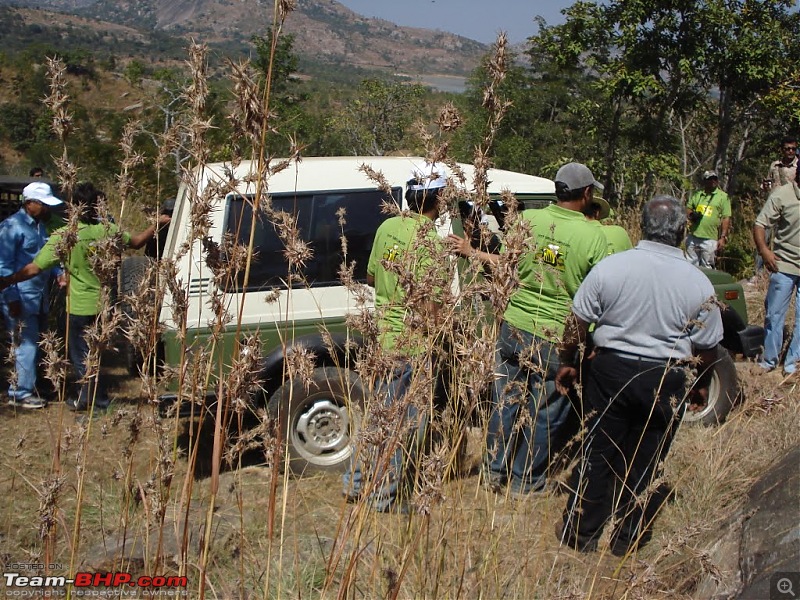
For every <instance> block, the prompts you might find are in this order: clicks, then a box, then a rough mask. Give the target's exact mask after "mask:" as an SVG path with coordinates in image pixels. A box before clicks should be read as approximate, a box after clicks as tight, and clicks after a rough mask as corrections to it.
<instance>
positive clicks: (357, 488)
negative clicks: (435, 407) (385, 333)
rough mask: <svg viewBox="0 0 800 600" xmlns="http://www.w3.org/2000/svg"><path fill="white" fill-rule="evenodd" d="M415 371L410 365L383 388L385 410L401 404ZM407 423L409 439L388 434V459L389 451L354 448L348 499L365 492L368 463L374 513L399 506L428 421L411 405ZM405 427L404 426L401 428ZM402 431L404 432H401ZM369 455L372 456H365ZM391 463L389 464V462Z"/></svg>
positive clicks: (347, 477) (346, 487)
mask: <svg viewBox="0 0 800 600" xmlns="http://www.w3.org/2000/svg"><path fill="white" fill-rule="evenodd" d="M413 373H414V371H413V369H412V366H411V363H410V362H406V363H404V364H403V365H402V366H400V367H398V368H396V369H395V370H394V373H393V376H392V379H391V380H390V381H389V382H388V383H386V384H385V385H384V386H382V388H381V390H380V392H379V397H380V396H383V397H384V402H385V405H386V406H389V405H391V404H394V403H395V402H402V401H403V398H404V396H405V395H406V392H407V391H408V388H409V387H410V385H411V378H412V376H413ZM404 423H408V424H410V431H409V433H408V435H407V436H405V437H403V436H400V437H399V439H398V436H397V435H392V433H391V432H390V433H388V435H387V440H388V442H389V443H390V444H393V445H394V446H395V447H394V449H393V450H392V451H391V454H390V455H389V456H388V457H387V455H386V451H387V448H386V447H375V448H374V449H373V448H369V449H368V448H365V447H361V446H360V445H356V444H355V443H354V444H353V447H352V454H351V455H350V465H349V467H348V469H347V470H346V471H345V473H344V475H342V486H343V490H344V494H345V496H349V497H352V498H357V497H359V496H361V494H362V493H363V492H364V491H365V489H364V488H365V484H366V481H365V477H364V474H363V466H362V465H363V463H364V462H365V459H368V462H369V463H370V465H371V468H372V470H373V472H374V482H375V485H374V488H373V490H372V492H371V494H370V502H371V503H372V506H373V508H374V509H375V510H377V511H378V512H384V511H386V510H389V509H390V508H391V506H392V505H393V504H394V503H395V502H397V496H398V494H399V491H400V489H401V486H402V485H403V483H404V482H405V479H406V476H407V474H408V463H410V462H413V461H414V460H415V459H416V455H417V453H418V451H419V447H420V445H421V443H422V439H423V437H424V433H425V429H426V423H427V419H426V418H420V415H419V411H418V410H417V408H416V407H415V406H413V405H412V404H408V406H407V407H406V412H405V421H404ZM401 427H402V425H401ZM401 431H405V428H402V429H401ZM364 452H369V456H364V455H363V453H364ZM387 459H388V460H387Z"/></svg>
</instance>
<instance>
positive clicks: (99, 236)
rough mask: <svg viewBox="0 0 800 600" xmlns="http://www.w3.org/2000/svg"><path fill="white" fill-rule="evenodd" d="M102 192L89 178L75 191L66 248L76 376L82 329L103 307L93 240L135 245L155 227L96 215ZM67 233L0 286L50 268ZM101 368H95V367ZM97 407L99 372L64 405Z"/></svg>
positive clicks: (84, 349) (101, 401)
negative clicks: (136, 229) (74, 225)
mask: <svg viewBox="0 0 800 600" xmlns="http://www.w3.org/2000/svg"><path fill="white" fill-rule="evenodd" d="M101 194H102V192H100V191H99V190H97V189H96V188H95V187H94V185H93V184H92V183H90V182H84V183H80V184H78V185H77V186H76V187H75V191H74V192H73V197H72V202H73V204H76V205H79V206H82V207H83V211H82V213H81V216H80V222H79V224H78V231H77V241H76V243H75V245H74V246H73V247H72V248H70V249H69V250H68V257H67V261H66V264H65V265H64V269H65V271H66V273H67V277H68V279H67V313H68V319H69V335H68V340H67V345H68V347H69V358H70V362H71V363H72V366H73V368H74V369H75V374H76V375H77V378H78V380H79V381H80V380H82V379H84V376H85V375H86V370H87V369H86V358H87V356H88V354H89V346H88V343H87V341H86V333H87V332H88V331H89V329H90V328H91V327H92V326H93V325H94V323H95V321H96V319H97V316H98V315H99V314H100V311H101V310H102V306H101V304H100V303H101V298H102V295H101V288H102V284H101V282H100V279H99V277H98V276H97V275H96V274H95V272H94V270H93V269H92V265H91V256H92V254H93V253H94V252H96V251H97V243H98V242H100V241H102V240H105V239H108V238H111V237H113V236H116V235H120V236H121V241H122V243H123V244H124V245H127V246H129V247H131V248H134V249H138V248H141V247H142V246H144V245H145V243H146V242H147V240H148V239H150V238H151V237H152V236H153V233H154V231H155V227H154V226H153V225H151V226H150V227H148V228H147V229H145V230H144V231H142V232H141V233H138V234H135V235H131V234H129V233H127V232H121V231H120V229H119V227H118V226H117V225H115V224H114V223H109V222H105V221H103V220H102V217H101V215H100V211H99V210H98V209H99V206H98V200H99V198H100V197H101ZM167 223H169V217H168V216H165V215H162V216H161V217H159V225H165V224H167ZM68 233H69V232H68V230H67V228H66V227H63V228H61V229H58V230H56V231H55V232H53V234H52V235H51V236H50V239H48V241H47V243H46V244H45V245H44V247H43V248H42V249H41V250H40V251H39V253H38V254H37V255H36V256H35V257H34V259H33V262H31V263H29V264H28V265H27V266H25V267H23V268H22V269H20V270H19V271H17V272H16V273H14V274H13V275H11V276H10V277H6V278H1V279H0V289H5V288H6V287H8V286H9V285H12V284H14V283H18V282H20V281H26V280H28V279H30V278H32V277H35V276H36V275H38V274H39V273H41V272H42V271H44V270H46V269H49V268H50V267H53V266H55V265H57V264H59V263H60V262H61V258H60V257H59V252H58V249H59V248H60V246H61V245H62V238H63V237H64V236H65V235H67V234H68ZM98 373H99V370H98ZM92 403H93V404H94V408H95V410H105V409H106V408H108V405H109V399H108V396H107V395H106V392H105V386H104V385H103V383H102V381H101V380H100V377H99V375H98V376H97V377H95V378H93V379H92V380H91V381H89V382H84V383H83V384H82V385H81V389H80V393H79V394H78V397H77V399H75V398H72V397H70V398H67V406H68V407H69V408H71V409H72V410H76V411H85V410H87V409H88V407H89V406H90V405H91V404H92Z"/></svg>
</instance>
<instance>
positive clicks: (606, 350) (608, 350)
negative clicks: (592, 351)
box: [596, 348, 676, 365]
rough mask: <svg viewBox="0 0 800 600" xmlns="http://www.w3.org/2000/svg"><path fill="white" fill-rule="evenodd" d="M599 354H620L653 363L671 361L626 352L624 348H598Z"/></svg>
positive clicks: (661, 363) (622, 356) (629, 358)
mask: <svg viewBox="0 0 800 600" xmlns="http://www.w3.org/2000/svg"><path fill="white" fill-rule="evenodd" d="M596 352H597V354H612V355H614V356H618V357H619V358H624V359H626V360H635V361H638V362H643V363H649V364H652V365H666V364H667V363H669V362H673V364H674V363H675V362H676V361H670V360H667V359H664V358H653V357H651V356H641V355H640V354H633V353H632V352H624V351H622V350H614V349H613V348H597V350H596Z"/></svg>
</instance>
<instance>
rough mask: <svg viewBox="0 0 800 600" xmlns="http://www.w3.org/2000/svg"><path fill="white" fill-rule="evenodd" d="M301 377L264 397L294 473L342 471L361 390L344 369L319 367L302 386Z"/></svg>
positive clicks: (358, 420)
mask: <svg viewBox="0 0 800 600" xmlns="http://www.w3.org/2000/svg"><path fill="white" fill-rule="evenodd" d="M305 383H306V382H304V381H303V379H302V378H300V377H296V378H294V379H293V380H291V381H287V382H286V383H284V384H283V385H282V386H281V387H280V388H278V390H277V391H276V392H275V393H274V394H273V395H272V397H271V398H270V400H269V405H268V410H269V413H270V415H272V416H273V418H275V419H277V423H278V427H279V431H281V432H282V436H281V437H282V439H283V443H284V447H285V448H286V449H287V453H288V458H289V469H290V470H291V471H292V472H293V473H295V474H296V475H302V474H304V473H311V472H319V471H344V470H345V468H346V467H347V465H348V463H349V459H350V454H351V453H352V440H353V438H354V437H355V434H356V432H357V431H358V429H359V427H360V425H361V417H362V415H363V410H364V400H365V396H366V394H365V392H364V388H363V387H362V384H361V379H360V378H359V377H358V376H357V375H356V374H355V373H354V372H352V371H350V370H349V369H342V368H338V367H319V368H317V369H314V371H313V372H312V374H311V383H310V385H309V386H308V388H307V387H306V385H305Z"/></svg>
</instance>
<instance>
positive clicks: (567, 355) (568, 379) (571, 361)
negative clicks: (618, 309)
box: [556, 311, 589, 394]
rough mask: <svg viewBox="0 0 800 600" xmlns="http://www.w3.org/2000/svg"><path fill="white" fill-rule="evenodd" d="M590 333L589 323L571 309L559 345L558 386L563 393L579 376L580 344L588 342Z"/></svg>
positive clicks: (566, 391)
mask: <svg viewBox="0 0 800 600" xmlns="http://www.w3.org/2000/svg"><path fill="white" fill-rule="evenodd" d="M588 335H589V324H588V323H587V322H586V321H584V320H583V319H581V318H580V317H579V316H577V315H576V314H575V313H574V312H571V311H570V313H569V316H568V317H567V321H566V323H565V327H564V336H563V337H562V339H561V344H560V345H559V347H558V360H559V363H560V366H559V368H558V372H557V373H556V388H557V389H558V391H559V392H560V393H561V394H566V393H568V392H569V390H570V389H571V388H572V386H573V384H574V383H575V380H576V379H577V378H578V356H577V354H578V346H579V345H580V344H584V343H586V339H587V337H588Z"/></svg>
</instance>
